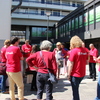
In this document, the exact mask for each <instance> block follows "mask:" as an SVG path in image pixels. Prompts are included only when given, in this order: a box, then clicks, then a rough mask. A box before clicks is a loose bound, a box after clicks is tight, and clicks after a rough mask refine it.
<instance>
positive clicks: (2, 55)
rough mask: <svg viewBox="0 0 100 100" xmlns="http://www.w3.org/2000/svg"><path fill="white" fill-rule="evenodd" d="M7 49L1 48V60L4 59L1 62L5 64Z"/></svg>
mask: <svg viewBox="0 0 100 100" xmlns="http://www.w3.org/2000/svg"><path fill="white" fill-rule="evenodd" d="M6 49H7V48H6V47H2V48H1V58H2V59H1V62H4V63H5V62H6V57H5V53H6Z"/></svg>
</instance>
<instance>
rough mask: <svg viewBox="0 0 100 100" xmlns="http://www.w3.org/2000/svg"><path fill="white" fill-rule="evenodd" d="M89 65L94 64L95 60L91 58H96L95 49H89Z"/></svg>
mask: <svg viewBox="0 0 100 100" xmlns="http://www.w3.org/2000/svg"><path fill="white" fill-rule="evenodd" d="M89 54H90V61H89V62H90V63H96V62H95V60H94V59H93V57H97V56H98V50H97V49H96V48H94V49H91V50H90V53H89Z"/></svg>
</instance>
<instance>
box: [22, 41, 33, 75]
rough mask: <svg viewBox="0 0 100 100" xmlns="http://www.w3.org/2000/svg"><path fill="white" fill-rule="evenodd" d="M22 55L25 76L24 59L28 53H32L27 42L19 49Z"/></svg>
mask: <svg viewBox="0 0 100 100" xmlns="http://www.w3.org/2000/svg"><path fill="white" fill-rule="evenodd" d="M21 50H22V53H23V57H24V60H23V75H25V70H26V58H27V57H29V56H30V53H31V51H32V47H31V45H29V40H26V41H25V44H24V45H22V47H21Z"/></svg>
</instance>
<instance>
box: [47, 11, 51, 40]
mask: <svg viewBox="0 0 100 100" xmlns="http://www.w3.org/2000/svg"><path fill="white" fill-rule="evenodd" d="M46 15H47V17H48V19H47V40H48V33H49V16H50V15H51V12H46Z"/></svg>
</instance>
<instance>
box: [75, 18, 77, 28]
mask: <svg viewBox="0 0 100 100" xmlns="http://www.w3.org/2000/svg"><path fill="white" fill-rule="evenodd" d="M75 29H78V17H76V18H75Z"/></svg>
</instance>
